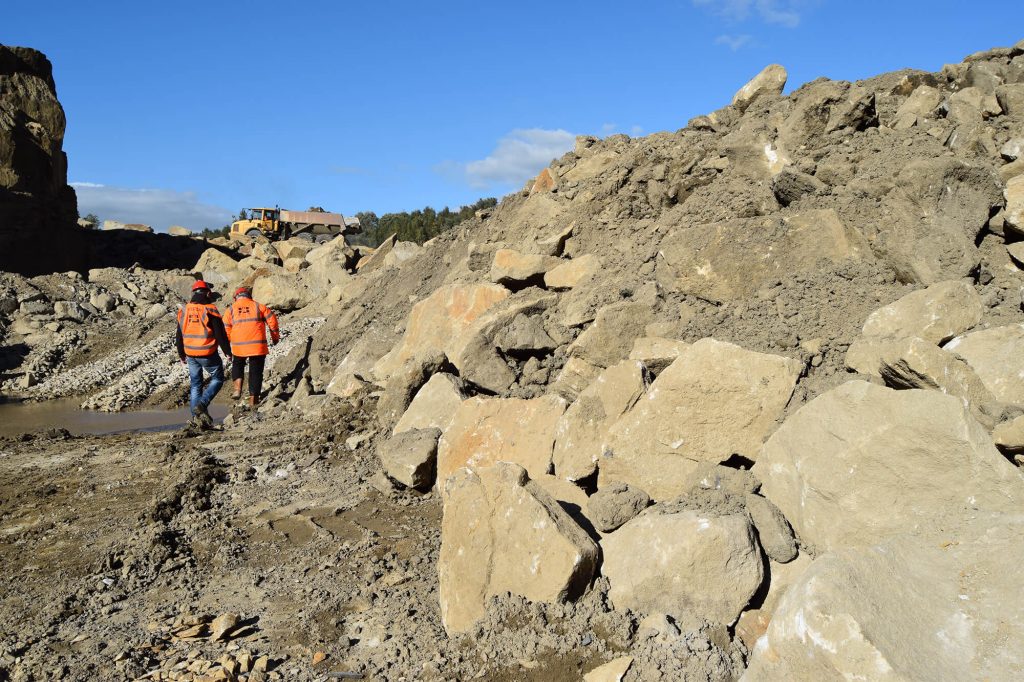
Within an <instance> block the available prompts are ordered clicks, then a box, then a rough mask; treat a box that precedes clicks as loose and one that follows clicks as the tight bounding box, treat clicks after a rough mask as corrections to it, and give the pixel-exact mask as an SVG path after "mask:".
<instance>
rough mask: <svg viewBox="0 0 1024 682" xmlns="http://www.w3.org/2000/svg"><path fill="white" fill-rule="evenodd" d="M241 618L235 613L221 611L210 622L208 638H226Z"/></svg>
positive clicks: (215, 639)
mask: <svg viewBox="0 0 1024 682" xmlns="http://www.w3.org/2000/svg"><path fill="white" fill-rule="evenodd" d="M239 622H241V618H240V617H239V616H238V614H237V613H223V614H221V615H219V616H217V617H216V618H214V619H213V622H212V623H210V638H211V639H212V640H213V641H215V642H216V641H217V640H221V639H226V638H227V636H228V634H229V633H230V632H231V631H232V630H234V629H235V628H236V627H238V624H239Z"/></svg>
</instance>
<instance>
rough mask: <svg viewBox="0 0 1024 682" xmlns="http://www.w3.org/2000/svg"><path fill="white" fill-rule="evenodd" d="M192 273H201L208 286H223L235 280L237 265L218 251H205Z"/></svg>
mask: <svg viewBox="0 0 1024 682" xmlns="http://www.w3.org/2000/svg"><path fill="white" fill-rule="evenodd" d="M192 272H197V273H201V274H202V276H203V279H204V280H206V281H207V282H209V283H210V284H214V285H217V286H224V285H225V284H227V283H228V282H231V281H234V280H236V279H237V272H238V263H237V262H236V261H235V259H234V258H232V257H231V256H229V255H227V254H226V253H224V252H223V251H220V250H219V249H207V250H206V251H203V254H202V255H201V256H199V260H197V261H196V264H195V265H194V266H193V267H192ZM259 300H260V301H263V299H259Z"/></svg>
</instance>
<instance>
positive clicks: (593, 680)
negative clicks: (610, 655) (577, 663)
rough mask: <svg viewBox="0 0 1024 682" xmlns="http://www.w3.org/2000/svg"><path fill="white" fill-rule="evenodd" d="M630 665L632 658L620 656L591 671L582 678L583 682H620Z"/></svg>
mask: <svg viewBox="0 0 1024 682" xmlns="http://www.w3.org/2000/svg"><path fill="white" fill-rule="evenodd" d="M632 665H633V657H632V656H620V657H618V658H616V659H613V660H611V661H608V662H607V663H605V664H603V665H599V666H597V667H596V668H594V669H593V670H591V671H590V672H589V673H587V674H586V675H584V676H583V682H622V678H623V677H625V675H626V673H627V672H629V668H630V666H632Z"/></svg>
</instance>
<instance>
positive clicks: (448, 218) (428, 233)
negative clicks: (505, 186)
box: [348, 197, 498, 247]
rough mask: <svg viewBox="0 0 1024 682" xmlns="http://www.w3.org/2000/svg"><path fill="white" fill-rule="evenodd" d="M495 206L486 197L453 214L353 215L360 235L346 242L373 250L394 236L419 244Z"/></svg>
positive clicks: (494, 201) (428, 210) (424, 211)
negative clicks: (369, 247)
mask: <svg viewBox="0 0 1024 682" xmlns="http://www.w3.org/2000/svg"><path fill="white" fill-rule="evenodd" d="M497 203H498V200H497V199H495V198H494V197H488V198H486V199H480V200H479V201H477V202H476V203H474V204H472V205H470V206H463V207H462V208H460V209H459V210H457V211H453V210H451V209H449V208H448V207H447V206H445V207H444V208H443V209H441V210H440V211H436V210H434V209H433V208H431V207H430V206H427V207H426V208H422V209H419V210H416V211H411V212H410V211H403V212H401V213H385V214H384V215H382V216H379V217H378V216H377V214H376V213H374V212H373V211H360V212H359V213H356V217H357V218H359V225H360V227H361V228H362V231H361V232H360V233H359V234H356V235H352V236H350V237H349V238H348V240H349V242H351V243H353V244H362V245H365V246H374V247H376V246H377V245H378V244H380V243H381V242H382V241H384V240H385V239H387V238H388V237H390V236H391V235H392V234H394V235H397V237H396V238H397V239H398V241H402V242H416V243H417V244H422V243H423V242H425V241H427V240H428V239H432V238H434V237H436V236H437V235H439V234H441V233H442V232H445V231H447V230H450V229H451V228H452V227H454V226H456V225H458V224H459V223H461V222H462V221H463V220H467V219H469V218H472V217H473V214H474V213H476V212H477V211H480V210H483V209H485V208H493V207H494V206H496V205H497Z"/></svg>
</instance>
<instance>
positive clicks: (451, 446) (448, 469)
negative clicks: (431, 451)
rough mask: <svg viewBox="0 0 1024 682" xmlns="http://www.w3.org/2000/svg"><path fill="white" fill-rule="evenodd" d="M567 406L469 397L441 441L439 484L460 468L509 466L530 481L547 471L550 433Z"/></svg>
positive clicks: (546, 400)
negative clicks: (521, 470) (523, 472)
mask: <svg viewBox="0 0 1024 682" xmlns="http://www.w3.org/2000/svg"><path fill="white" fill-rule="evenodd" d="M565 408H566V402H565V400H564V399H562V398H561V397H558V396H553V395H545V396H541V397H540V398H533V399H530V400H523V399H521V398H480V397H475V398H469V399H468V400H464V401H463V402H462V404H461V405H459V407H458V409H457V410H456V411H455V414H454V415H453V416H452V421H451V423H450V424H449V425H448V428H447V429H446V430H445V432H444V435H443V436H441V442H440V444H439V445H438V461H437V478H438V481H439V482H441V483H442V484H443V482H444V481H445V480H446V479H447V478H448V477H449V476H451V475H452V474H453V473H455V471H456V470H457V469H460V468H462V467H469V468H474V469H476V468H480V467H486V466H490V465H492V464H494V463H496V462H514V463H516V464H518V465H520V466H522V467H524V468H525V469H526V470H527V471H529V472H530V474H531V475H532V476H534V477H539V476H542V475H544V474H548V473H550V472H551V454H552V451H553V449H554V445H555V428H556V425H557V424H558V420H559V418H560V417H561V416H562V413H563V412H565Z"/></svg>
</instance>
